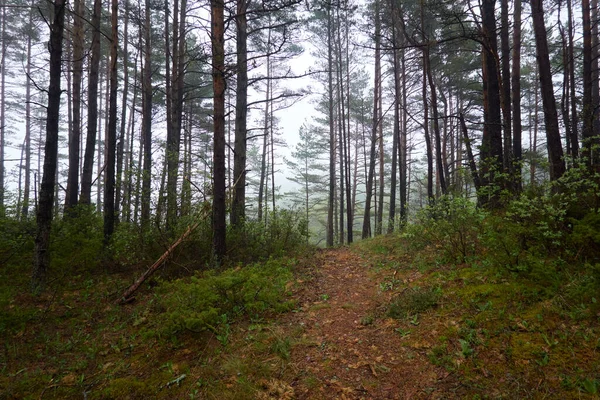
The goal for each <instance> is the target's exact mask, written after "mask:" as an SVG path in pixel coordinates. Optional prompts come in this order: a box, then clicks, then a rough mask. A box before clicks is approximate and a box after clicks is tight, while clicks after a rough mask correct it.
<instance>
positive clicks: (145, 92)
mask: <svg viewBox="0 0 600 400" xmlns="http://www.w3.org/2000/svg"><path fill="white" fill-rule="evenodd" d="M150 7H151V4H150V0H145V21H146V22H145V27H144V28H145V29H144V70H143V72H142V132H141V138H140V139H141V141H142V143H143V148H142V149H140V151H141V152H142V153H143V166H142V196H141V225H142V230H144V229H145V228H147V227H148V225H149V223H150V195H151V181H152V42H151V35H150V33H151V32H150V28H151V18H150Z"/></svg>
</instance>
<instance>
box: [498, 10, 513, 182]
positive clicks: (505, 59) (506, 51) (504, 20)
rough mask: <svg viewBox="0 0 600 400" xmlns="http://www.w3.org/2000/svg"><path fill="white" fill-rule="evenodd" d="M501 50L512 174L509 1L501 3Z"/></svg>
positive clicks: (507, 148)
mask: <svg viewBox="0 0 600 400" xmlns="http://www.w3.org/2000/svg"><path fill="white" fill-rule="evenodd" d="M500 10H501V15H500V48H501V50H502V59H501V69H502V91H501V93H500V101H501V105H502V117H503V119H502V127H503V129H504V151H503V153H502V154H503V156H504V157H503V163H504V169H505V170H506V171H507V172H508V173H509V174H512V171H513V164H512V157H511V155H512V154H511V153H512V152H511V147H512V132H511V110H510V42H509V22H508V0H501V2H500Z"/></svg>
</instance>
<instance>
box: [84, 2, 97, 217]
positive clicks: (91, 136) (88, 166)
mask: <svg viewBox="0 0 600 400" xmlns="http://www.w3.org/2000/svg"><path fill="white" fill-rule="evenodd" d="M101 15H102V0H94V11H93V14H92V27H93V33H92V48H91V56H92V58H91V60H90V66H89V68H90V73H89V78H88V99H87V110H88V111H87V118H88V120H87V139H86V143H85V154H84V156H83V172H82V174H81V194H80V197H79V202H80V203H81V204H85V205H89V204H90V203H91V200H92V199H91V193H92V174H93V172H94V152H95V148H96V135H97V134H98V132H97V131H98V71H99V69H100V17H101ZM98 172H100V171H98Z"/></svg>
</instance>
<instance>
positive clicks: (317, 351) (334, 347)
mask: <svg viewBox="0 0 600 400" xmlns="http://www.w3.org/2000/svg"><path fill="white" fill-rule="evenodd" d="M369 264H370V263H369V261H368V260H365V259H363V258H362V257H361V256H360V255H359V254H357V253H355V252H353V251H351V250H350V249H348V248H338V249H328V250H324V251H322V252H320V253H319V254H318V255H317V262H316V265H317V267H315V269H314V271H313V277H312V279H310V282H307V284H305V285H302V286H303V289H302V290H301V291H300V292H299V293H298V300H299V302H300V304H301V309H300V311H299V312H297V313H293V314H291V315H289V316H287V317H286V318H287V320H285V321H284V323H285V324H287V326H288V327H289V329H294V328H296V329H297V328H298V327H302V328H303V333H302V335H301V336H302V339H301V340H300V343H301V344H300V345H296V346H294V348H293V351H292V354H291V363H290V364H291V365H293V366H294V368H293V371H294V373H293V374H291V375H292V376H290V377H288V380H289V385H291V386H292V387H293V388H294V396H295V398H297V399H320V398H323V399H329V398H331V399H412V398H440V397H445V396H442V391H441V388H442V387H446V388H447V385H448V382H447V379H448V378H449V373H448V372H447V371H445V370H444V369H443V368H438V367H436V366H434V365H432V364H431V363H429V362H428V360H427V358H426V357H427V356H426V351H425V350H426V349H425V348H421V349H419V348H418V347H419V346H407V345H406V342H405V339H404V338H403V337H402V335H401V334H400V333H399V332H398V330H397V329H398V323H397V321H396V320H393V319H391V318H387V317H386V315H385V305H386V304H389V301H390V296H391V294H390V292H388V291H385V290H382V288H381V286H380V283H381V282H382V281H383V280H384V279H385V277H386V275H389V277H388V278H395V275H396V273H397V271H393V270H389V269H386V270H381V271H379V272H376V271H375V272H374V270H373V268H372V267H371V266H370V265H369ZM415 347H416V348H415ZM444 381H446V382H444Z"/></svg>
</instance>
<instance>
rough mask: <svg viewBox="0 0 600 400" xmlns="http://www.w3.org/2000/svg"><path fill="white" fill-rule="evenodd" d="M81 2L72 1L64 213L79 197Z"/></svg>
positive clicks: (81, 69) (81, 0)
mask: <svg viewBox="0 0 600 400" xmlns="http://www.w3.org/2000/svg"><path fill="white" fill-rule="evenodd" d="M83 10H84V7H83V0H75V1H74V9H73V35H72V37H73V82H72V83H73V86H72V89H71V90H72V93H73V98H72V100H73V102H72V107H73V125H72V130H71V135H70V136H69V170H68V175H67V193H66V194H65V211H67V210H68V209H69V208H71V207H73V206H76V205H77V196H79V147H80V141H81V78H82V74H83V42H84V31H83V18H84V15H83Z"/></svg>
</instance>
